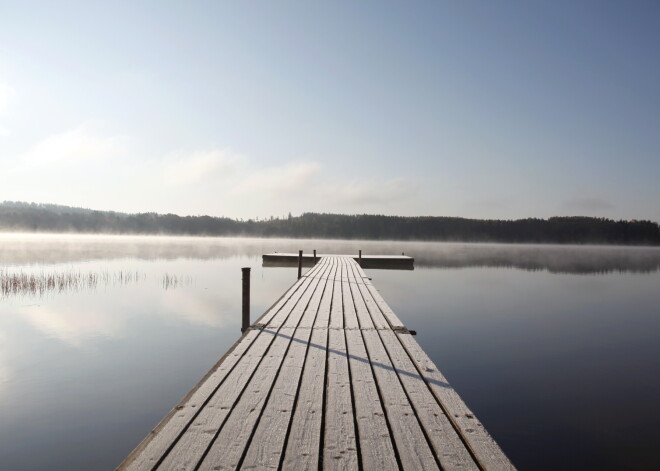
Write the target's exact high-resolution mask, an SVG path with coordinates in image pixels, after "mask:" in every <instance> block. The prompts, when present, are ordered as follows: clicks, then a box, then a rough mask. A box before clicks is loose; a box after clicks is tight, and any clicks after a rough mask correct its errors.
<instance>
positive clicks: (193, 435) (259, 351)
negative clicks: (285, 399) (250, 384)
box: [161, 278, 319, 470]
mask: <svg viewBox="0 0 660 471" xmlns="http://www.w3.org/2000/svg"><path fill="white" fill-rule="evenodd" d="M310 281H311V282H310V283H309V284H308V285H307V287H306V289H305V290H304V291H297V292H296V293H295V294H294V295H292V296H291V298H290V299H289V301H288V302H287V304H286V309H285V308H283V309H281V310H280V311H279V312H278V313H277V314H276V316H275V318H278V319H280V320H281V322H284V321H286V319H288V318H289V317H292V320H293V322H297V320H299V319H300V317H301V316H302V314H303V312H304V310H305V308H306V306H307V303H308V302H309V299H310V298H311V296H312V295H313V294H314V291H315V289H316V286H317V285H318V281H319V280H318V279H313V278H312V279H311V280H310ZM274 331H275V332H277V328H275V330H274ZM260 332H261V335H259V337H257V339H256V341H255V342H254V347H253V348H252V349H250V350H249V351H248V352H247V353H246V354H245V356H244V358H243V359H242V361H241V363H240V364H239V365H237V367H236V368H235V369H234V371H233V372H232V374H233V376H232V377H230V378H228V379H227V381H225V383H223V385H222V386H221V387H220V388H219V389H218V391H217V392H216V394H214V396H213V397H212V398H211V399H210V401H209V402H208V404H207V405H206V407H205V408H204V409H203V410H202V412H201V413H200V414H199V415H198V416H197V417H196V419H195V421H194V422H193V423H192V424H191V425H190V427H189V428H188V430H187V431H186V433H185V434H184V435H183V436H182V437H181V438H180V439H179V441H178V442H176V444H175V445H174V447H173V448H172V450H171V452H170V453H169V455H168V456H167V457H166V458H165V460H164V461H163V464H162V466H161V468H162V469H178V470H181V469H192V468H194V466H195V465H196V464H197V462H198V461H199V459H201V457H202V455H203V454H204V453H205V452H206V449H207V447H208V445H209V444H210V443H211V442H212V440H213V439H214V435H215V433H217V432H218V430H220V428H221V427H222V425H223V423H224V421H225V419H226V418H227V416H228V414H229V413H230V412H231V410H232V408H233V407H234V404H235V402H236V401H237V400H238V399H239V398H240V396H241V394H242V393H243V390H244V389H245V388H246V385H247V381H248V380H249V378H250V377H251V375H252V374H253V373H255V370H257V366H259V365H260V363H261V361H262V359H263V358H264V353H265V352H266V351H269V355H270V350H269V348H270V347H271V343H273V344H274V340H273V336H272V335H264V333H263V331H260ZM269 332H271V331H270V330H269ZM278 345H279V344H278Z"/></svg>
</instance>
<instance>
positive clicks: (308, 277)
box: [256, 263, 325, 325]
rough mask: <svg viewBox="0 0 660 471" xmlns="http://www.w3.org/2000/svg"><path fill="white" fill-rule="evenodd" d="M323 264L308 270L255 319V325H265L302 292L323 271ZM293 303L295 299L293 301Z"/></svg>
mask: <svg viewBox="0 0 660 471" xmlns="http://www.w3.org/2000/svg"><path fill="white" fill-rule="evenodd" d="M324 267H325V263H323V264H322V263H317V264H316V265H315V266H314V267H313V268H312V269H311V270H309V271H308V272H307V273H305V275H304V276H303V277H302V278H301V279H300V280H297V281H296V282H295V283H294V284H293V285H292V286H291V287H290V288H289V289H288V290H287V292H286V293H285V294H284V295H282V297H281V298H280V299H279V300H277V301H276V302H275V304H273V305H272V306H271V307H270V308H269V309H268V310H267V311H266V312H265V313H264V314H263V315H262V316H261V317H260V318H259V319H257V322H256V324H259V325H266V324H268V322H269V321H270V320H271V319H272V318H273V317H274V316H275V315H276V314H277V313H278V312H279V311H280V310H281V309H282V308H283V307H284V305H286V303H287V302H289V300H290V299H291V297H292V296H294V295H295V294H296V292H298V291H299V290H304V289H305V288H306V287H307V286H309V284H310V283H311V281H312V278H313V277H314V275H315V274H316V273H317V272H319V271H320V270H323V269H324ZM293 301H294V302H295V299H294V300H293Z"/></svg>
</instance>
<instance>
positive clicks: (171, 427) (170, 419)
mask: <svg viewBox="0 0 660 471" xmlns="http://www.w3.org/2000/svg"><path fill="white" fill-rule="evenodd" d="M258 335H259V331H256V330H251V331H248V332H247V334H246V335H245V336H244V337H243V338H242V340H241V341H240V342H239V343H238V344H236V345H235V346H234V348H233V349H232V350H230V351H229V352H227V353H226V354H225V355H224V356H223V358H221V359H220V361H218V363H217V364H216V365H215V366H214V367H213V369H211V371H209V373H207V375H206V376H205V377H204V378H203V379H202V380H201V381H200V382H199V383H198V384H197V386H196V387H195V388H194V389H193V390H192V391H190V392H189V393H188V394H187V395H186V397H184V398H183V399H182V400H181V402H180V403H179V404H178V405H177V406H176V407H175V408H174V409H172V411H171V412H170V413H169V414H168V415H167V416H166V417H165V418H164V419H163V420H162V421H161V422H160V424H158V426H156V428H154V430H153V431H152V432H151V433H150V434H149V435H148V436H147V438H145V439H144V440H143V442H142V443H141V444H140V445H138V447H137V448H136V449H135V450H134V451H133V452H132V453H131V455H129V456H128V458H127V459H126V460H124V462H123V463H122V464H121V465H120V467H119V468H118V469H120V470H136V471H145V470H150V469H152V468H153V467H154V466H155V465H156V463H157V462H158V460H159V459H160V458H161V457H162V456H163V455H164V454H165V452H166V450H167V449H168V448H169V447H170V445H172V444H173V443H174V442H176V440H177V438H178V436H179V435H180V434H181V433H182V432H183V431H184V429H185V427H186V426H187V425H188V424H189V423H190V421H191V420H192V418H193V416H194V415H195V414H196V413H197V412H198V411H199V410H200V408H201V407H202V406H203V405H204V403H205V402H206V401H207V400H208V399H209V398H210V396H211V395H212V394H213V392H214V391H215V389H216V388H218V387H219V386H220V384H221V383H222V382H223V380H224V379H225V378H226V377H227V375H228V374H229V372H230V371H231V370H232V368H234V366H235V365H236V364H237V363H238V362H239V361H240V360H241V359H242V357H243V355H244V354H245V352H246V350H248V349H249V348H250V346H251V345H252V343H253V341H254V340H255V339H256V338H257V336H258ZM233 379H234V378H233ZM234 380H235V379H234Z"/></svg>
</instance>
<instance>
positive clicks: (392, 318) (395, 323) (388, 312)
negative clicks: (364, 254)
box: [355, 264, 405, 329]
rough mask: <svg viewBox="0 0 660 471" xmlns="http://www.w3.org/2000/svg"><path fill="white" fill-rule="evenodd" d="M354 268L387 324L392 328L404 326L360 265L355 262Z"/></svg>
mask: <svg viewBox="0 0 660 471" xmlns="http://www.w3.org/2000/svg"><path fill="white" fill-rule="evenodd" d="M355 270H356V271H357V272H358V273H359V276H360V278H361V279H362V281H363V282H364V284H365V285H366V287H367V288H368V289H369V292H370V293H371V295H372V296H373V299H374V301H375V303H376V304H377V305H378V307H379V309H380V311H381V312H382V313H383V315H384V316H385V317H386V318H387V320H388V321H389V324H390V325H391V326H392V328H393V329H403V328H405V326H404V325H403V322H401V319H399V317H398V316H397V315H396V314H394V311H392V308H390V307H389V306H388V305H387V303H386V302H385V300H384V299H383V297H382V296H381V295H380V293H379V292H378V290H377V289H376V287H375V286H374V284H373V283H372V282H371V280H370V279H369V277H368V276H367V274H366V273H365V272H364V270H363V269H362V267H360V266H357V264H355Z"/></svg>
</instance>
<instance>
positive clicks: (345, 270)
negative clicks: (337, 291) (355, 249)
mask: <svg viewBox="0 0 660 471" xmlns="http://www.w3.org/2000/svg"><path fill="white" fill-rule="evenodd" d="M342 261H343V266H342V269H341V270H342V271H341V276H342V281H341V292H342V299H343V306H344V328H345V329H359V328H360V324H359V323H358V319H357V314H356V311H355V305H354V304H353V294H352V293H351V284H350V279H349V272H350V271H351V269H350V266H349V264H350V263H351V261H350V260H346V259H343V260H342Z"/></svg>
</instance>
